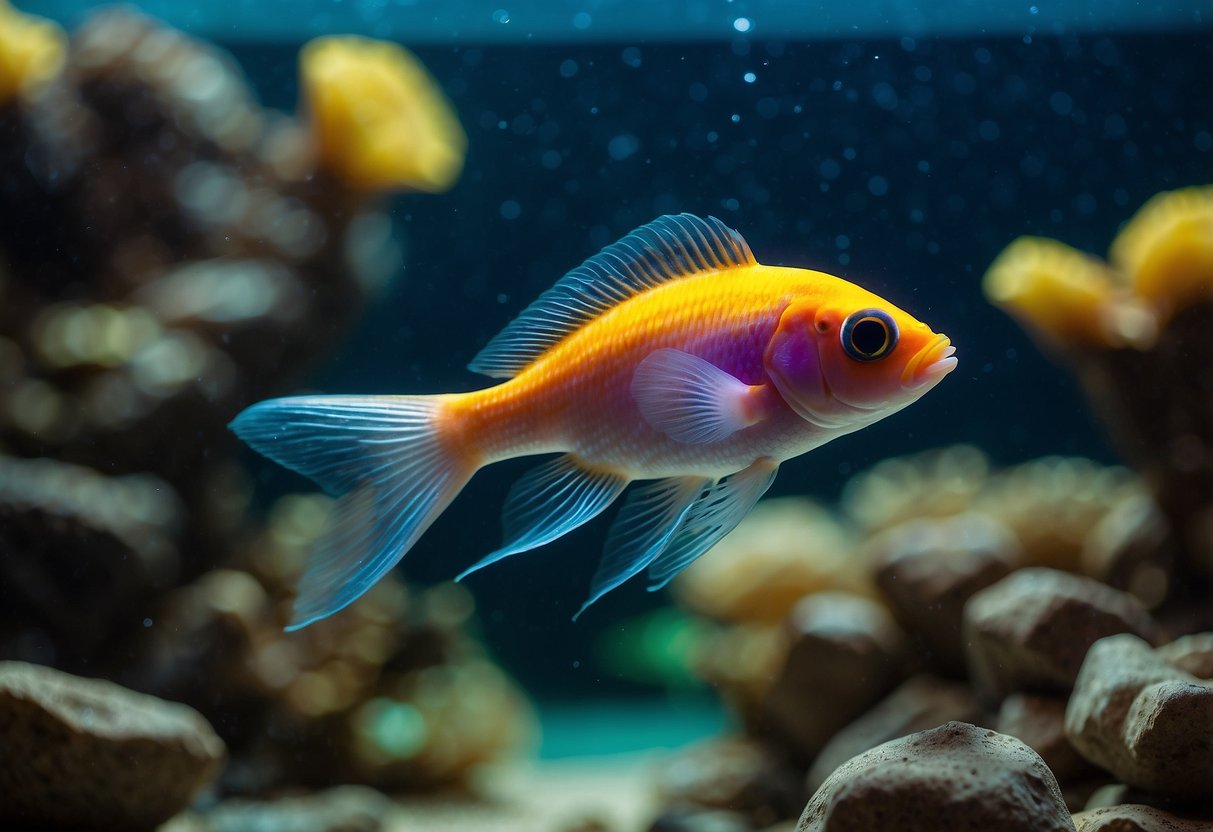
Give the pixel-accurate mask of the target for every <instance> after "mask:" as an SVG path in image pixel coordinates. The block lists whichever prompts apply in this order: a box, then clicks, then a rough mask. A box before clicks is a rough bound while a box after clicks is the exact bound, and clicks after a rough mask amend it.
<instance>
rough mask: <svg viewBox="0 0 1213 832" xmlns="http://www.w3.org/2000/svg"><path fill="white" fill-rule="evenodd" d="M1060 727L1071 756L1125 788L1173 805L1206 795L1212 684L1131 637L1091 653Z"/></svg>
mask: <svg viewBox="0 0 1213 832" xmlns="http://www.w3.org/2000/svg"><path fill="white" fill-rule="evenodd" d="M1065 727H1066V734H1067V736H1069V738H1070V741H1071V742H1072V743H1073V745H1074V747H1075V748H1077V749H1078V751H1079V753H1081V754H1082V755H1083V756H1084V757H1086V758H1087V759H1088V760H1090V761H1092V762H1093V763H1095V764H1096V765H1099V766H1100V767H1102V768H1104V769H1106V770H1108V771H1110V772H1112V773H1113V774H1114V775H1115V776H1116V777H1117V778H1118V779H1120V780H1121V781H1122V782H1124V783H1127V784H1128V785H1131V786H1136V787H1138V788H1140V789H1143V790H1146V791H1149V792H1153V793H1157V794H1159V795H1163V796H1167V797H1171V798H1175V799H1179V800H1192V801H1197V800H1202V799H1207V798H1208V797H1209V795H1211V794H1213V741H1211V738H1213V684H1209V683H1207V682H1202V681H1201V680H1200V679H1197V678H1196V677H1195V676H1192V675H1191V674H1188V673H1185V672H1184V671H1182V670H1179V669H1178V668H1176V667H1174V666H1172V665H1170V664H1168V663H1167V662H1166V660H1165V659H1164V658H1163V657H1162V656H1160V655H1159V654H1157V653H1156V652H1155V651H1154V650H1153V649H1151V647H1150V645H1149V644H1147V643H1146V642H1145V641H1142V640H1141V639H1140V638H1138V637H1136V636H1134V635H1131V634H1128V633H1125V634H1121V635H1116V636H1111V637H1108V638H1104V639H1101V640H1100V641H1097V642H1095V644H1094V645H1092V647H1091V649H1090V651H1089V652H1088V653H1087V656H1086V659H1085V660H1084V661H1083V663H1082V668H1081V670H1080V671H1079V673H1078V678H1077V679H1076V680H1075V683H1074V693H1073V695H1072V696H1071V697H1070V702H1069V704H1068V706H1067V707H1066V722H1065Z"/></svg>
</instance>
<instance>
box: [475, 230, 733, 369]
mask: <svg viewBox="0 0 1213 832" xmlns="http://www.w3.org/2000/svg"><path fill="white" fill-rule="evenodd" d="M755 262H757V261H755V260H754V255H753V253H751V252H750V247H749V246H748V245H746V241H745V240H744V239H743V238H742V236H741V235H740V234H738V233H737V232H736V231H734V230H733V229H731V228H729V227H728V226H727V225H725V224H724V223H723V222H721V221H720V220H718V219H716V218H715V217H708V218H707V219H704V218H702V217H697V216H695V215H693V214H678V215H677V216H674V215H667V216H664V217H658V218H657V219H655V220H653V221H652V222H650V223H649V224H647V225H642V226H641V227H640V228H637V229H636V230H635V231H633V232H632V233H631V234H628V235H627V236H626V237H624V238H623V239H621V240H619V241H618V242H616V243H612V244H611V245H609V246H607V247H606V248H604V249H603V250H602V251H600V252H599V253H598V254H595V255H594V256H593V257H591V258H590V259H589V260H586V261H585V262H584V263H582V264H581V265H580V266H578V267H577V268H575V269H573V270H572V271H571V272H569V273H568V274H566V275H565V276H564V277H562V278H561V279H560V280H559V281H558V282H557V283H556V285H555V286H553V287H552V288H551V289H548V290H547V291H546V292H544V293H543V294H542V295H540V296H539V298H538V299H537V300H535V302H534V303H532V304H531V305H530V306H528V307H527V308H526V309H524V310H523V311H522V314H520V315H519V316H518V317H517V318H515V319H514V320H512V321H511V322H510V323H509V324H507V325H506V327H505V329H503V330H501V332H499V333H498V334H497V335H496V337H494V338H493V340H492V341H489V343H488V345H487V346H486V347H485V348H484V349H483V350H481V351H480V354H479V355H477V356H476V357H475V358H474V359H473V360H472V363H471V364H469V365H468V368H469V369H470V370H472V371H473V372H477V373H484V374H485V375H487V376H493V377H495V378H510V377H512V376H514V375H516V374H517V373H518V372H519V371H521V370H522V369H523V368H524V367H526V366H527V365H528V364H530V363H531V362H532V361H534V360H535V359H536V358H538V357H539V356H540V355H542V354H543V353H544V352H546V351H547V350H548V349H549V348H550V347H551V346H552V345H554V344H556V343H557V342H559V341H560V340H561V339H563V338H564V337H565V336H566V335H568V334H569V333H570V332H572V331H573V330H575V329H577V328H578V327H580V326H581V325H582V324H584V323H585V322H586V321H589V320H591V319H593V318H596V317H597V316H599V315H601V314H602V313H603V312H605V311H606V310H608V309H610V308H611V307H612V306H615V305H616V304H619V303H621V302H623V301H625V300H627V299H628V298H630V297H632V296H634V295H638V294H640V293H641V292H644V291H645V290H647V289H652V288H653V287H655V286H660V285H661V284H663V283H668V282H670V281H672V280H678V279H679V278H683V277H687V276H688V275H693V274H700V273H702V272H708V271H721V270H724V269H731V268H736V267H739V266H752V265H754V264H755Z"/></svg>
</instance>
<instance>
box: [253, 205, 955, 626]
mask: <svg viewBox="0 0 1213 832" xmlns="http://www.w3.org/2000/svg"><path fill="white" fill-rule="evenodd" d="M954 352H955V350H954V349H953V347H952V346H951V344H950V342H949V341H948V339H947V337H946V336H943V335H936V334H935V333H934V332H932V331H931V330H930V328H928V327H927V326H926V324H923V323H921V322H919V321H917V320H915V319H914V318H913V317H911V316H910V315H909V314H907V313H906V312H903V311H902V310H900V309H898V308H897V307H895V306H893V305H892V304H890V303H888V302H887V301H885V300H884V299H882V298H880V297H878V296H877V295H874V294H872V293H871V292H868V291H867V290H865V289H862V288H861V287H859V286H856V285H854V284H852V283H849V282H847V281H845V280H842V279H841V278H837V277H833V276H831V275H828V274H825V273H823V272H815V271H809V270H806V269H796V268H784V267H775V266H764V265H762V264H760V263H758V262H757V261H756V260H755V259H754V256H753V254H752V253H751V251H750V248H749V246H748V245H747V244H746V242H745V240H744V239H742V237H741V235H740V234H738V233H737V232H736V231H734V230H732V229H730V228H728V227H727V226H725V225H724V223H722V222H720V221H719V220H717V219H716V218H714V217H709V218H707V219H701V218H699V217H695V216H692V215H690V214H681V215H679V216H665V217H659V218H658V219H656V220H654V221H653V222H651V223H649V224H648V225H645V226H642V227H641V228H638V229H637V230H636V231H633V232H632V233H631V234H629V235H628V236H626V237H624V238H623V239H622V240H620V241H618V242H616V243H614V244H612V245H610V246H608V247H607V248H605V249H604V250H603V251H602V252H600V253H599V254H597V255H595V256H594V257H591V258H590V259H589V260H587V261H586V262H585V263H584V264H582V265H581V266H579V267H577V268H576V269H574V270H573V271H571V272H569V274H567V275H565V277H564V278H562V279H561V280H560V281H559V282H557V283H556V285H555V286H553V287H552V288H551V289H549V290H548V291H547V292H545V293H544V294H542V295H541V296H540V297H539V298H538V299H537V300H536V301H535V302H534V303H532V304H531V305H530V306H529V307H527V309H525V310H524V311H523V312H522V313H521V314H520V315H519V316H518V317H517V318H516V319H515V320H514V321H512V322H511V323H510V324H509V325H508V326H506V328H505V329H504V330H502V332H501V333H500V334H498V335H497V336H496V337H495V338H493V339H492V341H490V342H489V344H488V346H486V347H485V348H484V350H482V351H481V352H480V354H479V355H478V356H476V358H475V359H474V360H473V361H472V363H471V365H470V367H471V369H473V370H475V371H477V372H482V373H485V374H486V375H489V376H493V377H496V378H501V379H504V381H503V382H502V383H500V384H498V385H496V386H493V387H489V388H486V389H483V390H477V391H472V392H468V393H454V394H444V395H439V396H311V397H295V398H285V399H273V400H270V401H266V402H261V403H259V404H256V405H253V406H252V407H250V408H248V409H247V410H245V411H244V412H243V413H241V414H240V415H239V416H237V417H236V419H235V420H234V421H233V422H232V425H231V427H232V430H234V431H235V432H236V433H237V435H239V436H240V437H241V438H242V439H244V440H245V441H246V442H248V443H249V444H250V445H251V446H253V447H254V448H255V449H257V450H258V451H260V452H261V453H263V454H265V455H266V456H268V457H270V458H271V459H274V460H276V461H277V462H279V463H281V464H283V465H285V466H287V467H289V468H292V469H294V470H296V471H299V472H301V473H303V474H305V475H307V476H309V477H311V478H312V479H314V480H315V481H316V482H317V483H319V484H320V485H321V486H322V487H323V488H324V489H325V490H326V491H328V492H329V493H330V494H333V495H334V496H337V497H338V498H339V499H338V500H337V503H336V506H335V510H334V515H333V520H332V521H331V523H330V528H329V529H328V531H327V532H326V533H325V535H324V536H323V537H322V539H321V541H320V543H319V544H318V545H317V547H316V549H315V551H314V552H313V553H312V554H311V556H310V559H309V562H308V567H307V571H306V572H305V574H304V576H303V579H302V581H301V583H300V588H299V595H298V597H297V598H296V602H295V610H294V618H293V622H292V625H291V628H292V629H293V628H298V627H303V626H306V625H307V624H309V623H311V622H313V621H316V620H318V619H320V618H324V617H325V616H328V615H331V614H332V613H334V612H336V611H337V610H340V609H342V608H343V607H345V606H346V605H348V604H350V603H351V602H353V601H354V600H355V599H356V598H358V597H359V596H360V595H361V594H362V593H363V592H365V591H366V590H367V589H369V588H370V587H371V586H372V585H373V584H374V583H375V582H376V581H377V580H379V578H381V577H382V576H383V575H384V574H385V573H386V572H387V571H388V570H390V569H391V568H392V567H393V566H394V565H395V564H396V563H398V562H399V561H400V559H401V558H402V557H403V556H404V555H405V553H406V552H407V551H408V550H409V548H410V547H411V546H412V545H413V544H414V543H415V542H416V540H417V539H418V538H419V537H420V536H421V534H422V533H423V532H424V531H425V529H426V528H428V527H429V525H430V524H431V523H432V522H433V521H434V520H435V519H436V518H437V517H438V515H439V514H440V513H441V512H442V511H443V509H445V508H446V506H447V505H448V504H449V503H450V502H451V500H453V499H454V498H455V496H456V495H457V494H458V493H459V491H460V489H462V488H463V486H464V485H465V484H466V483H467V481H468V480H469V479H470V478H471V477H472V475H473V474H474V473H475V472H476V470H478V469H479V468H480V467H482V466H484V465H487V464H490V463H492V462H496V461H499V460H503V459H509V458H512V457H517V456H527V455H534V454H546V453H559V454H560V456H558V457H556V458H555V459H552V460H550V461H548V462H547V463H545V464H543V465H540V466H539V467H537V468H536V469H534V470H533V471H531V472H530V473H528V474H527V475H526V476H524V477H523V478H522V479H521V480H520V481H519V482H518V483H516V484H515V485H514V487H513V488H512V489H511V491H510V493H509V496H508V497H507V499H506V506H505V509H504V512H503V515H502V524H503V528H504V543H503V545H502V547H501V548H500V549H498V550H497V551H495V552H492V553H491V554H489V555H487V556H486V557H484V558H482V559H481V560H480V561H478V562H477V563H475V564H473V565H472V566H471V567H469V568H468V569H466V570H465V571H464V572H463V573H462V574H461V575H460V576H459V578H460V579H461V578H463V577H465V576H467V575H468V574H470V573H472V572H474V571H476V570H478V569H481V568H483V567H484V566H487V565H489V564H491V563H494V562H496V561H498V560H501V559H502V558H505V557H508V556H510V555H514V554H518V553H520V552H524V551H528V550H530V549H534V548H536V547H538V546H542V545H543V544H545V543H548V542H550V541H552V540H555V539H556V538H558V537H560V536H562V535H564V534H566V533H568V532H570V531H572V530H573V529H575V528H577V527H578V526H580V525H582V524H583V523H585V522H587V521H589V520H590V519H592V518H593V517H595V516H597V515H598V514H599V513H601V512H602V511H604V510H605V509H606V508H607V507H608V506H609V505H610V504H611V503H612V502H614V501H615V499H616V498H618V497H619V496H620V495H621V494H622V493H623V492H624V490H625V489H626V488H627V486H628V484H629V483H631V482H633V481H637V480H647V481H649V482H646V483H645V484H643V485H641V486H638V487H636V488H633V489H632V490H631V491H630V492H629V494H628V496H627V498H626V499H625V500H624V504H623V507H622V508H621V509H620V511H619V513H618V515H617V517H616V519H615V521H614V523H613V524H612V526H611V528H610V530H609V531H608V533H607V539H606V544H605V550H604V554H603V557H602V561H601V563H600V565H599V568H598V571H597V573H596V574H595V576H594V578H593V581H592V584H591V588H590V594H589V598H588V600H587V601H586V602H585V604H584V605H583V606H582V608H581V612H584V610H585V609H586V608H587V607H588V606H589V605H590V604H592V603H593V602H594V601H596V600H598V599H599V598H600V597H602V595H604V594H605V593H606V592H608V591H610V590H611V589H613V588H615V587H616V586H618V585H620V584H621V583H623V582H624V581H626V580H627V579H629V578H631V577H632V576H634V575H636V574H638V573H639V572H641V571H644V570H646V569H647V571H648V575H649V580H650V588H651V589H657V588H660V587H662V586H664V585H665V584H666V583H667V582H668V581H669V580H670V579H671V578H673V577H674V575H676V574H677V573H678V572H679V571H680V570H681V569H683V568H684V567H685V566H687V564H689V563H691V562H692V561H693V560H694V559H695V558H697V557H699V556H700V555H701V554H703V553H704V552H705V551H707V550H708V549H709V548H710V547H711V546H712V545H714V544H715V543H716V542H717V541H718V540H719V539H720V538H721V537H723V536H724V535H725V534H727V533H728V532H729V531H731V530H732V529H733V528H734V527H735V526H736V525H737V524H738V523H739V522H740V521H741V519H742V518H743V517H745V515H746V514H747V513H748V512H749V511H750V509H751V508H753V506H754V504H755V503H756V502H757V501H758V499H759V498H760V497H761V496H762V495H763V493H764V492H765V491H766V490H767V488H768V487H769V486H770V484H771V482H772V481H773V480H774V478H775V474H776V472H777V470H778V467H779V464H780V463H781V462H782V461H784V460H787V459H790V458H791V457H794V456H798V455H800V454H802V453H805V452H806V451H809V450H812V449H813V448H815V447H817V446H819V445H822V444H824V443H825V442H828V441H829V440H830V439H833V438H835V437H837V436H841V435H842V434H845V433H850V432H852V431H855V430H858V429H860V428H862V427H864V426H866V425H869V424H872V423H873V422H876V421H878V420H879V419H881V418H883V417H885V416H887V415H889V414H891V413H894V412H896V411H897V410H900V409H901V408H903V407H905V406H907V405H909V404H911V403H912V402H913V401H915V400H916V399H918V398H919V397H920V396H922V395H923V394H924V393H925V392H926V391H927V390H929V389H930V388H932V387H934V386H935V385H936V384H937V383H938V382H939V381H940V380H941V379H942V378H943V377H944V376H945V375H947V374H948V373H949V372H951V371H952V369H954V368H955V366H956V358H955V357H954V355H953V353H954ZM578 615H580V612H579V613H578ZM574 617H576V616H574Z"/></svg>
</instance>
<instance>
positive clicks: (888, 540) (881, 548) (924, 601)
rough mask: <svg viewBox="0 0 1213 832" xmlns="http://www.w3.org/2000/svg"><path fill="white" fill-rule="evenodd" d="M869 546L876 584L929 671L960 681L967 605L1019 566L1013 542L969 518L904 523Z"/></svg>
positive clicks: (995, 524)
mask: <svg viewBox="0 0 1213 832" xmlns="http://www.w3.org/2000/svg"><path fill="white" fill-rule="evenodd" d="M868 545H869V549H870V551H871V557H872V559H873V568H874V570H875V579H876V585H877V586H878V587H879V588H880V590H881V592H882V593H884V596H885V598H886V599H888V601H889V604H890V605H891V606H892V607H893V611H894V613H895V614H896V615H897V618H898V620H899V621H901V623H902V624H903V625H905V627H906V629H907V630H908V631H909V633H910V634H911V635H912V636H913V637H914V638H915V639H916V640H917V641H918V642H919V643H920V644H919V647H920V652H922V653H923V654H924V655H925V657H926V660H927V662H928V664H929V665H930V666H931V667H933V668H936V669H938V670H939V671H940V672H942V673H946V674H947V675H950V676H963V675H964V672H965V653H964V641H963V640H962V638H961V625H962V622H963V619H964V606H965V603H966V602H967V601H968V600H969V598H970V597H971V596H972V595H973V594H974V593H976V592H978V591H979V590H982V589H985V588H986V587H988V586H990V585H991V584H994V583H996V582H998V581H999V580H1001V579H1003V578H1005V577H1006V576H1007V575H1009V574H1010V573H1011V571H1012V570H1013V569H1014V568H1015V567H1016V565H1017V564H1018V563H1019V560H1020V558H1021V553H1020V549H1019V543H1018V542H1017V541H1016V539H1015V536H1014V535H1013V534H1011V532H1010V530H1008V529H1007V528H1006V527H1005V526H1004V525H1003V524H1002V523H1000V522H999V521H997V520H995V519H994V518H992V517H990V516H989V515H986V514H979V513H976V512H967V513H965V514H958V515H956V516H955V517H946V518H939V519H915V520H910V521H908V522H905V523H901V524H900V525H897V526H894V527H893V528H891V529H888V530H887V531H885V532H883V533H881V534H879V535H877V536H876V537H875V538H873V539H872V541H871V542H870V543H869V544H868Z"/></svg>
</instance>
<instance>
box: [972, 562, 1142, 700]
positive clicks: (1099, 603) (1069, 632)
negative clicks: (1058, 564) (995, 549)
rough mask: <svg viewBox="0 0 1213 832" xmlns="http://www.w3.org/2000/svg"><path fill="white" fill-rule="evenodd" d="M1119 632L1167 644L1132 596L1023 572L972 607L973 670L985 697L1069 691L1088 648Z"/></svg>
mask: <svg viewBox="0 0 1213 832" xmlns="http://www.w3.org/2000/svg"><path fill="white" fill-rule="evenodd" d="M1117 633H1133V634H1135V635H1138V636H1141V637H1143V638H1145V639H1147V640H1149V641H1151V642H1152V643H1155V644H1157V643H1159V642H1160V632H1159V628H1158V625H1157V624H1155V622H1154V620H1153V619H1152V618H1151V617H1150V615H1149V614H1148V613H1147V612H1146V611H1145V610H1144V609H1143V608H1142V607H1141V605H1140V604H1139V603H1138V601H1137V600H1136V599H1135V598H1133V596H1131V595H1129V594H1128V593H1124V592H1120V591H1118V590H1115V589H1112V588H1110V587H1108V586H1106V585H1104V584H1101V583H1099V582H1098V581H1095V580H1092V579H1090V578H1083V577H1080V576H1078V575H1072V574H1070V573H1068V572H1059V571H1057V570H1054V569H1040V568H1035V569H1021V570H1020V571H1018V572H1015V573H1013V574H1011V575H1010V576H1008V577H1007V578H1004V579H1003V580H1001V581H999V582H998V583H996V584H994V585H993V586H991V587H989V588H988V589H984V590H982V591H981V592H979V593H978V594H976V595H974V596H973V597H972V598H971V599H970V600H969V603H968V605H967V606H966V607H965V636H966V640H967V643H968V656H969V666H970V669H971V671H972V676H973V683H974V685H975V686H976V688H977V690H978V693H979V694H981V695H982V696H983V697H984V698H986V699H988V700H989V701H995V702H996V701H999V700H1001V699H1002V698H1003V697H1004V696H1006V695H1007V694H1009V693H1012V692H1014V691H1021V690H1022V691H1036V692H1057V693H1065V692H1067V691H1069V689H1070V688H1071V686H1072V685H1073V684H1074V677H1075V676H1076V675H1077V674H1078V668H1079V666H1080V665H1081V664H1082V660H1083V657H1084V656H1085V655H1086V653H1087V648H1089V647H1090V646H1091V645H1092V644H1094V643H1095V642H1096V641H1098V640H1099V639H1101V638H1103V637H1105V636H1110V635H1115V634H1117Z"/></svg>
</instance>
